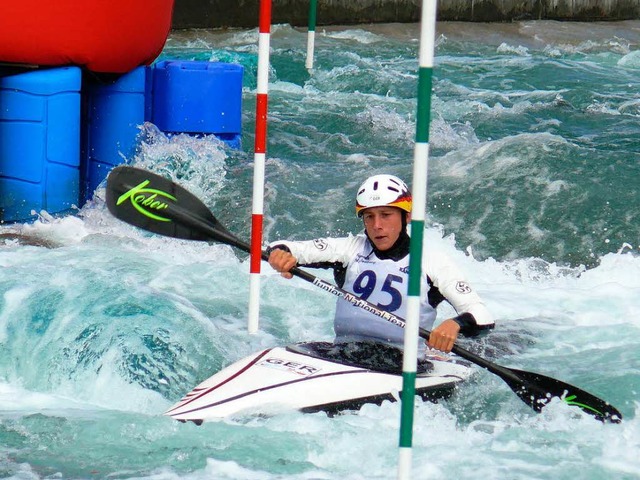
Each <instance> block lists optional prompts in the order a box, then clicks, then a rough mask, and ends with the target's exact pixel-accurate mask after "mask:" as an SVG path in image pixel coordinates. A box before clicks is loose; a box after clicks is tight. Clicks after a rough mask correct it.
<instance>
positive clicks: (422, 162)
mask: <svg viewBox="0 0 640 480" xmlns="http://www.w3.org/2000/svg"><path fill="white" fill-rule="evenodd" d="M436 5H437V0H422V16H421V26H420V59H419V70H418V110H417V115H416V144H415V147H414V151H413V184H412V195H413V207H412V209H411V244H410V245H411V246H410V253H409V291H408V293H409V295H408V298H407V302H408V303H407V323H406V326H405V331H404V356H403V362H402V398H401V400H402V407H401V418H400V455H399V457H400V458H399V462H398V478H399V479H401V480H405V479H409V478H411V463H412V462H411V460H412V450H411V448H412V443H413V411H414V406H415V392H416V370H417V358H418V341H419V338H420V337H419V335H418V329H419V324H420V283H421V282H420V276H421V273H422V272H421V270H422V241H423V238H424V220H425V213H426V205H427V170H428V166H429V122H430V113H431V87H432V85H433V57H434V50H435V36H436Z"/></svg>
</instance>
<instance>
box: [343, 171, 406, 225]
mask: <svg viewBox="0 0 640 480" xmlns="http://www.w3.org/2000/svg"><path fill="white" fill-rule="evenodd" d="M383 206H388V207H397V208H399V209H401V210H404V211H405V212H408V213H411V192H410V191H409V188H408V187H407V185H406V184H405V183H404V182H403V181H402V180H400V179H399V178H398V177H395V176H393V175H374V176H373V177H369V178H367V179H366V180H365V181H364V183H363V184H362V185H360V188H359V189H358V194H357V195H356V214H357V215H358V216H359V217H360V216H362V213H363V210H364V209H366V208H371V207H383Z"/></svg>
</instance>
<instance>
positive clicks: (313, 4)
mask: <svg viewBox="0 0 640 480" xmlns="http://www.w3.org/2000/svg"><path fill="white" fill-rule="evenodd" d="M317 9H318V1H317V0H311V1H310V2H309V28H308V30H307V60H306V61H305V65H304V66H305V67H307V70H311V69H312V68H313V55H314V53H313V52H314V49H315V45H316V10H317Z"/></svg>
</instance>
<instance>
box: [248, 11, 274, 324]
mask: <svg viewBox="0 0 640 480" xmlns="http://www.w3.org/2000/svg"><path fill="white" fill-rule="evenodd" d="M258 22H259V37H258V85H257V89H256V93H257V95H256V130H255V133H256V139H255V148H254V168H253V204H252V215H251V252H250V275H249V321H248V330H249V333H256V332H257V331H258V319H259V316H260V263H261V255H262V223H263V214H264V170H265V167H264V166H265V158H266V150H267V106H268V88H269V43H270V40H271V0H260V18H259V21H258Z"/></svg>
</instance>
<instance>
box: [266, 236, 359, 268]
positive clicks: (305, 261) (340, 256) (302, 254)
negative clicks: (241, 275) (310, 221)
mask: <svg viewBox="0 0 640 480" xmlns="http://www.w3.org/2000/svg"><path fill="white" fill-rule="evenodd" d="M359 237H360V236H359V235H358V236H353V235H349V236H348V237H341V238H316V239H315V240H305V241H299V242H293V241H287V240H278V241H275V242H271V243H270V244H269V249H268V251H271V250H274V249H276V248H282V249H284V250H288V251H289V252H291V254H292V255H293V256H294V257H296V259H297V260H298V265H299V266H303V267H304V266H307V267H323V266H324V267H329V266H330V265H331V264H335V263H338V264H341V265H346V264H347V263H348V262H349V259H350V258H351V256H353V255H354V252H355V251H356V249H357V245H358V242H359V241H360V239H359Z"/></svg>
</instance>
